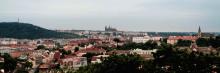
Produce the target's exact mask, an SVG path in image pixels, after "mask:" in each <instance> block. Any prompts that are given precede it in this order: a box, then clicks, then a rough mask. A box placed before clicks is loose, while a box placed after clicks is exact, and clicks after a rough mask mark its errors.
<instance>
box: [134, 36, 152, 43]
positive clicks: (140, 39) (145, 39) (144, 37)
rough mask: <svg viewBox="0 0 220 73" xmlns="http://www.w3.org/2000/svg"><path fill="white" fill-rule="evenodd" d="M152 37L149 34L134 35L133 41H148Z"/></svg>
mask: <svg viewBox="0 0 220 73" xmlns="http://www.w3.org/2000/svg"><path fill="white" fill-rule="evenodd" d="M150 39H151V38H150V37H149V36H143V37H142V36H141V37H132V42H135V43H146V42H147V41H149V40H150Z"/></svg>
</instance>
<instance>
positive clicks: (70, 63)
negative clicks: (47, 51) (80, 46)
mask: <svg viewBox="0 0 220 73" xmlns="http://www.w3.org/2000/svg"><path fill="white" fill-rule="evenodd" d="M59 64H60V65H61V67H62V68H63V67H68V68H74V69H78V68H79V67H82V66H87V58H86V57H74V56H69V57H65V58H63V59H60V60H59Z"/></svg>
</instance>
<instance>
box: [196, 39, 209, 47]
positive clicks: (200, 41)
mask: <svg viewBox="0 0 220 73" xmlns="http://www.w3.org/2000/svg"><path fill="white" fill-rule="evenodd" d="M196 44H197V45H198V46H200V47H207V46H209V40H208V39H205V38H199V39H197V40H196Z"/></svg>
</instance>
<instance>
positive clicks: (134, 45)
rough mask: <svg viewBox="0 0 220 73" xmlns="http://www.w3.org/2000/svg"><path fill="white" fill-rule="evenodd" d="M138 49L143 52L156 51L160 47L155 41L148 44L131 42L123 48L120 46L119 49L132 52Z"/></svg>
mask: <svg viewBox="0 0 220 73" xmlns="http://www.w3.org/2000/svg"><path fill="white" fill-rule="evenodd" d="M137 48H139V49H143V50H148V49H156V48H158V45H157V43H156V42H154V41H148V42H146V43H134V42H130V43H126V44H124V45H123V46H120V47H119V48H118V49H121V50H131V49H137Z"/></svg>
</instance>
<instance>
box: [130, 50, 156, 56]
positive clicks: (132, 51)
mask: <svg viewBox="0 0 220 73" xmlns="http://www.w3.org/2000/svg"><path fill="white" fill-rule="evenodd" d="M156 52H157V49H153V50H142V49H134V50H131V51H130V53H131V54H139V55H141V54H145V55H152V53H156Z"/></svg>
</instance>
